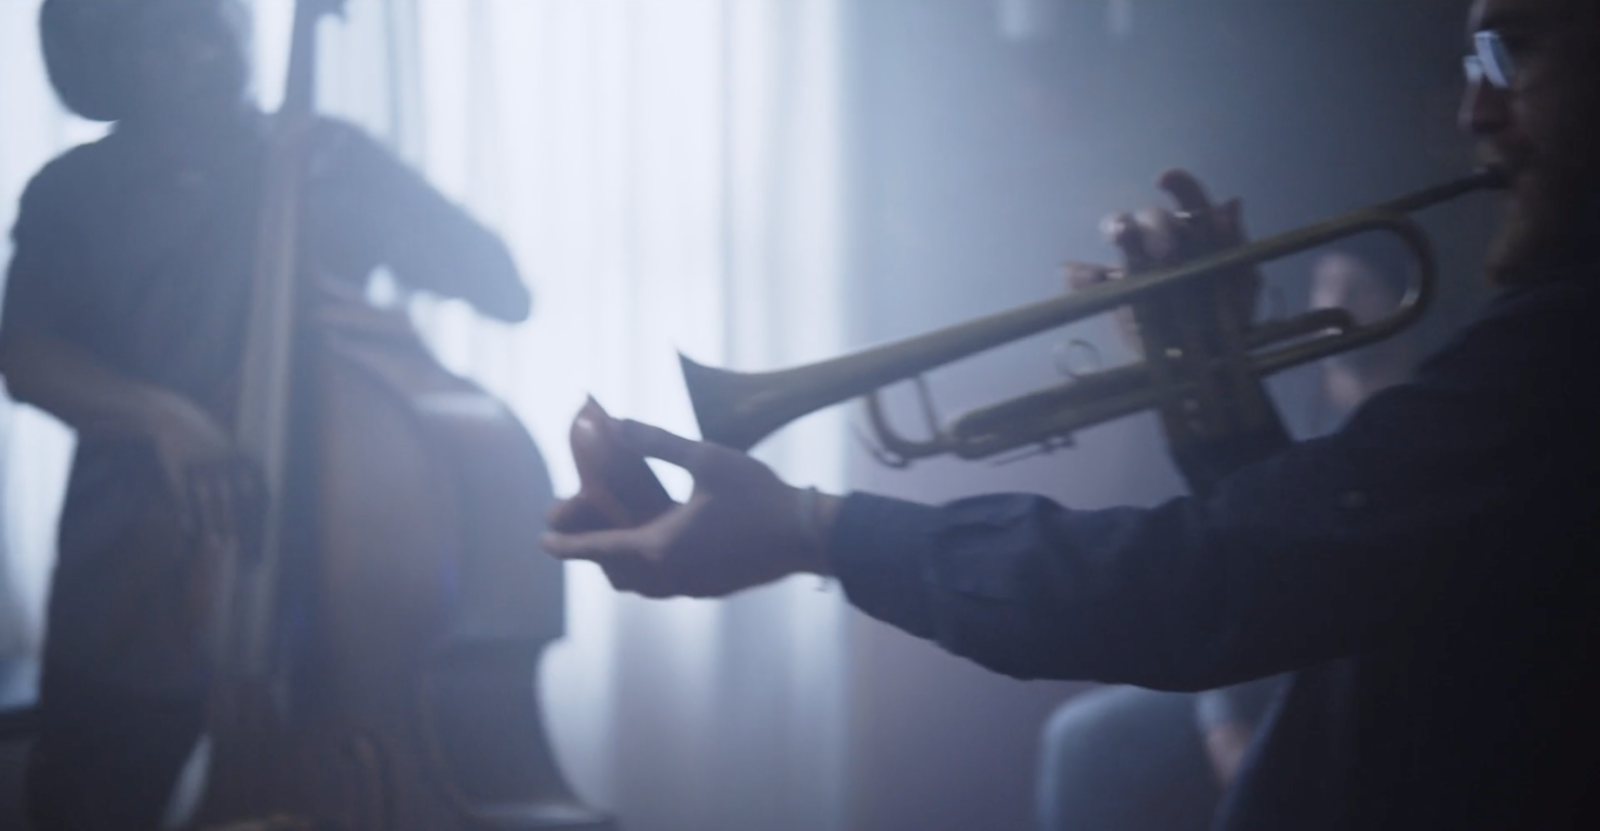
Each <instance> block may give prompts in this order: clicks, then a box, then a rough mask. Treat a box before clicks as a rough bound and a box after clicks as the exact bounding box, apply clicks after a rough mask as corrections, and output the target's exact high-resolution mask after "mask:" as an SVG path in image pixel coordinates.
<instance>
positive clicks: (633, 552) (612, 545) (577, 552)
mask: <svg viewBox="0 0 1600 831" xmlns="http://www.w3.org/2000/svg"><path fill="white" fill-rule="evenodd" d="M542 542H543V544H544V550H546V551H548V552H550V555H551V556H553V557H555V558H557V559H560V560H589V561H590V562H596V563H600V564H602V565H606V564H609V563H611V562H612V561H622V560H630V559H631V560H635V561H638V560H653V559H657V558H656V557H655V555H654V552H655V545H654V543H655V535H654V534H652V533H650V532H649V531H648V530H647V529H643V528H620V529H619V528H610V529H605V530H602V531H591V532H589V533H586V534H564V533H560V532H557V531H552V532H549V533H546V534H545V535H544V537H543V539H542Z"/></svg>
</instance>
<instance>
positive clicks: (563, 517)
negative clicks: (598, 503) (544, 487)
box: [545, 497, 611, 534]
mask: <svg viewBox="0 0 1600 831" xmlns="http://www.w3.org/2000/svg"><path fill="white" fill-rule="evenodd" d="M545 524H546V525H548V526H550V529H551V530H553V531H557V532H560V533H563V534H581V533H584V532H586V531H600V530H603V529H606V528H610V527H611V523H609V522H607V521H606V518H605V514H603V513H602V512H601V511H600V510H599V509H598V508H596V507H595V506H594V504H593V503H591V502H590V501H589V500H587V499H583V498H581V497H574V498H572V499H564V500H562V501H560V502H557V503H556V504H555V505H554V506H552V507H551V508H550V511H549V512H548V513H546V514H545Z"/></svg>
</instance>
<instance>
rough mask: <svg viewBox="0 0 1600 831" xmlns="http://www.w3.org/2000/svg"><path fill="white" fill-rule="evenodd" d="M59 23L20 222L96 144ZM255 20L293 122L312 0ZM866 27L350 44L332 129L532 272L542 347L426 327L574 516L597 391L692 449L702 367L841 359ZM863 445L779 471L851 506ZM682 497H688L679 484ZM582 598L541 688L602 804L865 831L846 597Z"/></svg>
mask: <svg viewBox="0 0 1600 831" xmlns="http://www.w3.org/2000/svg"><path fill="white" fill-rule="evenodd" d="M37 4H38V0H0V113H3V114H4V115H3V116H0V117H3V118H4V119H5V121H4V123H3V125H0V217H7V216H9V212H10V211H11V210H12V209H13V208H14V204H15V197H16V195H17V194H18V193H19V191H20V186H21V184H22V183H23V180H24V177H25V176H26V174H27V173H28V172H31V171H32V170H33V169H35V168H37V167H38V165H39V164H41V163H42V162H43V161H44V160H45V159H46V158H47V157H48V156H50V155H51V154H52V153H54V152H57V151H58V150H59V149H60V148H62V147H64V146H65V145H66V144H68V143H69V142H71V141H75V140H79V139H81V138H84V137H87V136H89V135H92V128H90V127H87V126H82V125H77V124H75V123H74V122H72V121H71V120H70V119H66V118H64V117H63V116H61V115H60V114H59V113H58V112H57V110H56V109H55V104H54V102H53V99H51V98H50V97H49V93H48V90H47V88H46V86H45V84H44V79H43V75H42V72H41V71H40V70H39V67H38V57H37V48H36V45H35V43H34V35H33V25H32V17H33V14H34V13H35V9H36V7H37ZM254 5H255V7H256V46H257V62H258V69H259V74H260V76H261V77H262V78H263V79H265V80H263V81H262V82H261V83H260V84H259V88H260V92H261V97H262V100H263V103H264V104H266V105H267V106H268V107H272V106H275V103H276V99H277V97H278V95H279V87H281V82H279V81H277V79H280V78H281V77H282V74H283V72H282V68H283V65H284V62H285V57H286V44H287V36H288V31H289V21H290V14H291V6H292V3H291V2H290V0H255V2H254ZM839 6H840V0H354V2H352V3H351V4H350V13H349V16H348V20H347V21H346V22H343V23H332V24H330V25H329V26H328V27H327V28H326V29H325V30H324V38H323V49H322V52H321V54H322V56H323V59H324V62H323V79H322V80H323V84H322V89H323V106H324V109H326V110H328V111H331V112H335V113H338V114H341V115H343V116H345V117H347V118H350V119H353V120H355V121H357V122H359V123H361V124H362V125H364V126H365V127H367V128H368V129H369V130H371V131H372V132H373V133H375V134H377V135H379V136H380V137H382V138H384V139H386V140H388V141H390V142H391V143H392V145H393V146H394V147H395V148H396V149H397V150H398V151H399V152H400V153H401V154H402V155H404V156H405V157H407V158H408V159H410V160H411V161H413V162H414V163H415V164H417V165H418V166H419V167H420V168H421V169H422V170H423V171H424V172H425V173H426V174H427V175H428V176H429V177H430V178H431V179H432V180H433V181H434V182H435V183H436V184H437V185H439V186H440V187H441V188H443V189H444V190H445V191H446V192H447V193H449V194H450V195H451V196H453V197H455V198H456V199H458V200H460V201H461V202H463V203H464V204H466V205H468V206H469V207H470V208H471V209H472V210H473V211H474V212H475V213H476V214H477V215H478V216H479V217H480V218H482V219H483V220H484V221H486V222H487V223H489V224H490V225H491V226H493V227H494V228H496V229H497V230H499V231H500V232H501V233H502V234H504V236H505V238H506V239H507V241H508V242H509V244H510V245H511V247H512V249H513V251H514V253H515V254H516V256H517V259H518V262H519V264H520V265H521V267H522V269H523V271H524V274H525V276H526V278H527V279H528V281H529V283H530V286H531V288H532V289H533V292H534V295H535V312H534V318H533V320H532V321H531V322H530V323H528V324H526V325H523V326H519V327H504V326H498V325H492V324H489V323H486V322H484V321H481V320H478V319H476V318H474V317H473V316H472V315H471V313H470V312H469V311H468V310H466V309H465V308H464V307H462V306H461V305H460V304H457V303H449V302H438V301H434V300H428V299H418V300H416V301H414V308H415V309H416V315H417V318H418V320H419V322H421V323H422V325H423V327H424V329H425V331H426V332H427V333H428V334H429V336H430V339H431V340H432V342H433V343H434V344H435V346H436V348H437V350H438V352H439V354H440V356H441V358H442V359H443V360H444V361H445V362H446V363H447V364H448V365H449V366H451V367H452V368H455V369H457V370H459V371H462V372H465V373H468V374H470V375H472V376H473V377H475V378H477V379H479V380H480V381H482V382H483V383H485V384H486V385H487V386H488V387H489V388H490V389H492V390H493V391H495V392H496V393H497V394H499V395H501V396H502V397H503V398H504V399H506V400H507V401H508V402H509V403H510V404H511V405H512V406H513V408H514V409H515V410H516V412H517V413H518V414H519V415H520V416H521V417H522V418H523V420H524V421H525V423H526V424H527V425H528V427H529V428H530V430H531V431H532V432H533V433H534V436H535V438H536V439H537V440H538V442H539V444H540V446H541V447H542V448H543V450H544V451H545V454H546V456H547V457H548V459H549V462H550V465H551V468H552V474H553V476H554V478H555V480H556V486H557V491H558V492H561V493H570V492H572V491H573V490H574V489H575V487H576V477H575V474H574V471H573V467H572V462H571V459H570V456H569V454H568V452H567V446H566V431H567V428H568V426H569V424H570V420H571V418H572V416H573V414H574V413H575V412H576V410H577V409H578V407H579V406H580V405H581V403H582V401H583V398H584V396H585V395H586V394H590V393H592V394H594V395H595V396H596V397H597V398H598V399H599V400H600V401H601V403H603V404H604V405H605V406H606V407H607V408H608V409H610V410H611V411H612V412H613V413H616V414H619V415H626V416H631V417H637V418H642V419H646V420H650V421H652V422H655V423H658V424H661V425H663V426H666V427H668V428H672V429H676V430H679V431H682V432H687V433H689V434H691V435H692V434H693V433H694V420H693V416H692V414H691V412H690V409H689V405H688V400H687V397H686V395H685V393H684V391H683V388H682V382H681V378H680V376H679V373H678V369H677V365H676V356H675V350H682V351H684V352H685V353H687V354H689V355H691V356H693V357H694V358H696V359H698V360H701V361H702V362H707V363H712V364H717V365H731V366H735V367H739V368H746V369H766V368H773V367H776V366H780V365H784V364H789V363H792V362H797V361H803V360H811V359H815V358H818V357H822V356H825V355H827V354H830V353H832V352H835V351H836V350H837V348H838V347H839V345H840V341H841V338H840V334H839V333H840V320H841V317H842V315H841V314H840V309H839V308H838V307H839V303H840V297H841V292H840V290H839V285H838V275H839V272H840V269H839V257H840V252H841V250H842V247H843V246H842V240H841V239H840V233H841V229H840V227H839V226H838V224H837V221H836V220H837V218H838V215H839V214H838V211H837V210H836V208H837V205H838V202H839V200H840V190H839V187H838V176H837V174H838V167H839V165H838V154H839V145H840V142H839V130H838V127H839V124H838V120H837V119H838V115H839V107H838V96H837V72H838V69H839V63H838V55H837V49H838V45H839V41H840V38H839V33H838V31H837V28H838V15H839V13H840V10H839ZM19 128H20V129H19ZM19 133H20V134H21V135H23V136H24V138H28V139H29V141H27V142H24V143H22V144H20V145H19V144H18V143H17V142H16V141H15V140H14V139H13V136H14V135H16V134H19ZM11 420H12V424H11V427H10V436H11V440H10V445H9V450H8V455H7V463H8V470H9V471H11V475H10V476H9V477H8V480H7V488H8V490H7V494H6V497H7V500H8V513H7V517H8V530H9V541H10V544H11V546H12V556H11V567H10V569H9V574H10V575H11V578H12V580H13V581H14V582H15V583H16V587H17V589H18V592H17V593H18V594H20V595H22V596H23V597H24V598H25V600H24V602H23V604H22V606H21V608H22V609H23V610H24V611H25V613H26V618H27V620H28V621H29V622H30V625H31V627H32V628H31V629H28V630H26V631H27V632H29V633H34V634H33V636H34V638H35V639H36V637H37V635H36V633H37V625H38V623H37V622H38V619H39V609H40V606H41V602H42V601H41V598H42V588H43V577H44V574H45V573H46V570H47V568H48V561H49V551H50V549H51V526H52V524H53V522H54V516H53V511H54V510H55V505H56V502H57V501H58V500H59V490H60V483H61V470H62V464H63V461H64V449H65V447H66V445H67V443H68V440H67V438H66V436H65V434H64V433H63V432H62V431H61V430H60V429H59V428H58V427H56V426H55V425H53V424H50V423H49V422H48V420H47V419H44V418H42V417H40V416H37V415H36V414H32V413H27V412H25V411H23V410H18V411H16V412H14V413H13V414H12V417H11ZM841 433H842V430H841V427H840V424H839V422H838V421H837V420H834V419H832V418H829V417H827V416H819V417H814V418H812V419H808V420H807V421H805V422H803V423H801V424H800V425H798V426H797V427H796V428H794V429H792V430H791V431H789V433H788V434H787V435H785V436H784V437H782V439H781V440H779V441H774V442H772V443H771V445H770V446H769V447H767V448H766V449H764V451H763V452H762V453H761V455H762V456H763V458H765V459H766V460H768V461H770V462H771V463H773V464H774V465H775V466H776V467H777V468H778V469H779V470H780V472H781V473H783V474H784V475H785V476H786V477H787V478H789V479H790V480H791V481H796V482H803V483H813V484H817V485H819V486H823V487H832V488H838V487H841V486H842V485H843V484H844V483H843V482H842V481H841V477H842V470H843V465H842V441H841ZM662 474H663V478H664V479H665V480H666V481H667V483H668V486H669V488H671V489H674V490H675V491H676V492H678V493H680V494H681V493H683V492H684V489H685V487H686V484H687V483H686V481H685V480H684V478H683V477H682V476H680V475H678V472H677V471H673V470H671V469H664V470H663V471H662ZM529 556H543V554H542V553H541V552H537V551H531V552H529ZM568 588H569V593H568V622H569V624H568V636H567V638H566V639H565V641H564V642H562V643H560V644H558V645H557V646H556V647H554V648H553V649H552V651H551V652H550V654H549V655H548V657H547V659H546V661H545V663H544V667H543V671H542V674H541V682H542V690H543V694H544V702H545V712H546V718H547V721H548V722H549V725H550V729H551V733H552V735H553V740H554V742H555V745H556V749H557V752H558V756H559V758H560V760H561V763H562V765H563V767H564V769H565V770H566V772H567V773H568V774H569V776H570V778H571V779H572V780H573V782H574V784H575V785H576V787H577V789H578V790H579V791H580V793H581V795H582V796H583V798H585V799H586V800H587V801H589V802H591V803H593V804H596V805H599V806H602V807H605V808H607V809H611V810H613V811H615V812H616V813H617V814H619V815H620V817H621V819H622V821H623V823H624V826H625V827H626V828H627V829H629V831H658V830H659V831H669V829H670V830H671V831H677V829H684V831H688V829H695V830H696V831H708V830H714V829H728V831H747V829H757V828H759V829H764V830H765V831H784V830H785V829H796V831H798V830H799V829H807V831H815V829H829V828H839V827H842V825H843V818H842V811H843V802H844V793H843V790H844V777H845V771H844V769H843V764H842V762H843V759H842V755H843V748H844V742H843V736H842V730H843V726H844V724H845V722H846V712H845V710H846V708H845V702H844V690H845V679H844V678H843V672H844V667H845V666H846V663H847V661H846V656H845V655H844V654H843V651H844V643H843V634H844V629H843V619H842V616H843V604H842V602H841V598H840V597H839V595H838V593H837V591H824V590H819V587H818V586H817V584H816V583H815V582H812V581H805V580H795V581H791V582H789V583H786V584H782V585H779V586H775V587H771V588H768V589H764V590H760V591H755V592H750V593H747V594H745V595H741V596H739V597H737V598H734V599H731V600H728V601H722V602H689V601H673V602H666V603H658V602H648V601H641V600H637V599H633V598H626V597H618V596H616V595H615V594H613V593H612V592H611V591H610V589H609V587H608V586H607V584H606V583H605V580H604V578H603V577H602V576H601V575H600V574H599V573H598V571H597V570H595V569H593V568H592V567H589V566H573V567H570V568H569V570H568Z"/></svg>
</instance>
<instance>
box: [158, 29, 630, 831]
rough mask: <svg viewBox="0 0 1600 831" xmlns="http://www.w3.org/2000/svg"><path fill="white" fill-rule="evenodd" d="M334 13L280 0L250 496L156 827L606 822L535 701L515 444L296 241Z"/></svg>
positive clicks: (524, 501) (263, 212)
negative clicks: (279, 75) (193, 709)
mask: <svg viewBox="0 0 1600 831" xmlns="http://www.w3.org/2000/svg"><path fill="white" fill-rule="evenodd" d="M342 5H343V4H342V3H341V2H338V0H299V3H298V5H297V8H296V19H295V27H294V36H293V45H292V50H291V58H290V62H289V77H288V81H287V84H286V87H285V90H286V91H285V96H284V104H283V106H282V108H281V109H280V110H279V112H278V113H276V115H275V119H274V130H273V134H274V138H273V140H272V141H271V146H270V150H269V152H268V154H267V160H266V162H265V165H266V169H265V170H264V171H263V180H262V181H263V193H262V204H261V206H260V228H259V251H258V256H257V261H256V268H255V283H254V286H253V289H252V307H251V313H250V320H249V324H248V331H247V333H246V348H245V357H244V365H243V368H242V372H241V393H240V398H239V407H238V412H239V417H238V424H237V438H238V441H239V443H240V446H241V448H242V449H243V450H244V451H245V452H246V453H248V454H250V455H251V456H252V457H253V459H254V460H255V461H256V462H257V463H258V464H259V469H260V473H261V485H262V487H261V490H262V492H263V493H264V498H262V499H260V500H257V501H256V502H257V504H256V505H255V510H252V511H250V512H249V519H250V521H247V522H241V523H240V524H239V525H240V528H241V529H242V531H241V532H240V533H239V534H238V535H237V539H236V540H234V541H233V543H232V544H230V545H228V546H224V547H222V549H221V550H219V551H216V552H213V554H212V556H210V557H209V558H207V562H209V563H210V564H211V566H212V568H209V569H204V570H202V572H201V573H203V574H204V575H205V577H204V579H200V580H198V581H197V585H198V586H200V587H201V589H199V590H197V592H196V596H197V597H199V598H201V600H200V601H198V605H199V606H203V607H205V608H206V612H205V613H204V615H203V619H204V620H205V621H206V622H207V625H206V626H205V629H206V632H207V634H208V636H209V639H210V643H211V648H212V651H213V662H214V667H215V680H214V683H213V685H212V692H211V694H210V695H211V700H210V713H209V715H208V735H207V740H206V741H207V742H208V744H209V751H208V754H207V755H208V759H207V761H206V764H205V773H204V775H203V785H202V786H201V788H200V795H199V798H198V800H196V804H195V806H194V808H193V810H191V811H189V812H188V815H187V816H186V817H183V818H181V819H180V820H179V821H178V822H177V824H178V825H179V827H183V828H189V829H215V828H230V827H253V828H261V827H293V828H308V829H316V831H455V830H456V829H459V830H460V831H468V829H489V828H493V829H508V830H509V829H516V830H518V831H613V829H614V823H613V822H612V821H611V820H610V818H608V817H606V816H605V815H603V814H601V813H599V812H597V811H594V810H592V809H590V808H588V807H586V806H585V805H583V804H582V803H581V802H580V801H579V800H578V799H577V798H576V797H575V796H574V795H573V793H572V791H571V789H570V787H569V786H568V784H567V782H566V781H565V779H564V777H563V776H562V774H561V772H560V770H559V768H558V766H557V765H556V763H555V760H554V758H553V755H552V753H551V750H550V746H549V743H548V741H547V738H546V735H545V732H544V725H543V721H542V718H541V712H540V708H539V706H538V698H537V669H538V662H539V658H540V655H541V653H542V651H543V648H544V647H545V646H546V645H547V644H548V643H549V642H551V641H552V640H554V639H556V638H558V637H560V635H561V633H562V608H563V590H562V575H561V570H560V565H559V564H558V563H556V562H555V561H554V560H551V559H550V558H547V557H543V556H541V555H540V549H539V536H540V534H541V532H542V530H543V521H542V514H543V510H544V508H545V507H546V506H547V505H548V504H550V503H551V502H552V501H553V494H552V492H551V485H550V482H549V478H548V475H547V473H546V470H545V466H544V462H543V459H542V458H541V456H540V454H539V451H538V449H537V447H536V446H535V445H534V443H533V441H532V439H531V438H530V436H529V435H528V433H527V431H526V430H525V428H524V427H523V426H522V425H521V424H520V423H519V422H518V421H517V419H516V418H515V417H514V416H513V415H512V413H511V412H510V410H509V409H508V408H507V407H506V406H505V405H504V404H503V403H502V402H500V401H499V400H497V399H495V398H493V397H492V396H490V395H489V394H488V393H487V392H485V391H484V390H483V389H482V388H480V387H479V386H478V385H476V384H474V383H472V382H471V381H468V380H466V379H464V378H461V377H459V376H457V375H454V374H452V373H451V372H449V371H448V370H446V369H445V368H444V367H443V366H442V365H440V364H439V363H438V361H437V360H436V359H435V358H434V357H433V355H432V354H431V353H430V352H429V351H428V349H427V348H426V346H425V345H424V344H423V342H422V341H421V339H420V338H419V336H418V333H417V332H416V331H415V329H414V327H413V326H412V324H411V322H410V320H409V318H408V317H407V316H406V315H405V314H404V312H402V311H389V310H383V309H379V308H377V307H375V306H372V305H370V304H368V303H366V302H364V300H363V299H362V298H360V297H356V296H347V295H346V294H341V293H339V292H336V291H330V290H327V289H326V288H325V287H323V286H321V285H320V284H318V283H317V282H316V281H315V279H314V274H315V270H314V266H315V264H314V263H312V262H311V261H310V259H309V258H308V257H307V256H305V253H304V251H303V249H302V247H301V246H300V245H298V244H297V242H298V240H297V236H298V235H299V231H300V227H299V210H300V197H301V192H302V189H303V188H302V185H303V182H304V178H305V175H306V172H307V167H308V155H309V152H308V147H307V141H306V138H307V136H308V133H309V130H310V127H311V125H312V124H313V123H314V122H315V106H314V88H315V77H316V68H315V53H316V49H315V45H316V32H317V28H318V24H319V23H320V21H321V20H322V18H323V17H325V16H327V15H329V14H331V13H334V12H337V11H341V9H340V7H341V6H342ZM291 595H292V596H293V597H295V598H299V599H300V600H301V601H302V602H301V603H299V604H298V605H294V604H289V603H287V602H286V601H285V598H286V597H287V596H291ZM291 608H292V609H295V610H297V611H296V612H295V613H294V614H288V613H286V610H288V609H291ZM274 818H277V819H274Z"/></svg>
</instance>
